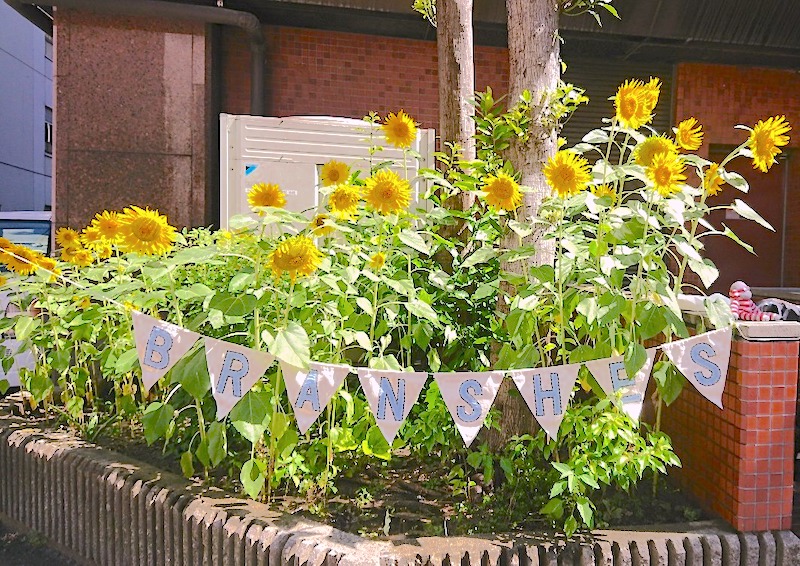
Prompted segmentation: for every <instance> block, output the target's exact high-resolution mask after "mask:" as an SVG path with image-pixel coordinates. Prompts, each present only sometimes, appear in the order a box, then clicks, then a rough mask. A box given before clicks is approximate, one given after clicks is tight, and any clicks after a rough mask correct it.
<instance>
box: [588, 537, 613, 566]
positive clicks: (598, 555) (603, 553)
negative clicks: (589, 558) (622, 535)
mask: <svg viewBox="0 0 800 566" xmlns="http://www.w3.org/2000/svg"><path fill="white" fill-rule="evenodd" d="M593 550H594V563H595V564H596V565H597V566H614V554H613V553H612V551H611V543H610V542H608V541H605V540H603V541H597V542H595V543H594V549H593Z"/></svg>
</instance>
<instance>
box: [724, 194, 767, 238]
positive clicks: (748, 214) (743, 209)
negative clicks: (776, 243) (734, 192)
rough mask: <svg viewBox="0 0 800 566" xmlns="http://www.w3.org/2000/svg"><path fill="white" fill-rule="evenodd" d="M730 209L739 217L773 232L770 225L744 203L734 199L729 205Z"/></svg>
mask: <svg viewBox="0 0 800 566" xmlns="http://www.w3.org/2000/svg"><path fill="white" fill-rule="evenodd" d="M731 209H733V210H734V211H735V212H736V213H737V214H738V215H739V216H741V217H743V218H747V219H748V220H752V221H754V222H757V223H758V224H760V225H761V226H763V227H764V228H766V229H767V230H772V231H773V232H774V231H775V228H773V227H772V224H770V223H769V222H767V221H766V220H764V219H763V218H762V217H761V215H760V214H759V213H758V212H756V211H755V210H753V209H752V208H750V207H749V206H748V205H747V203H745V202H744V201H741V200H739V199H738V198H737V199H734V201H733V204H731Z"/></svg>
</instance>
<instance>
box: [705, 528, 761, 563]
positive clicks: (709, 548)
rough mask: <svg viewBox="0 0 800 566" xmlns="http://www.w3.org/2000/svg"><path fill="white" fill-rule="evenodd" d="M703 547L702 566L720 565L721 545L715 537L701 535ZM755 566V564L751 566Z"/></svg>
mask: <svg viewBox="0 0 800 566" xmlns="http://www.w3.org/2000/svg"><path fill="white" fill-rule="evenodd" d="M700 544H702V545H703V564H704V566H717V565H718V564H719V565H721V564H722V543H721V542H720V540H719V537H718V536H716V535H703V536H701V537H700ZM753 566H755V564H753Z"/></svg>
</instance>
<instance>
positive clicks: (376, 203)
mask: <svg viewBox="0 0 800 566" xmlns="http://www.w3.org/2000/svg"><path fill="white" fill-rule="evenodd" d="M364 199H365V200H366V201H367V202H368V203H369V204H370V205H371V206H372V208H374V209H375V210H377V211H378V212H380V213H381V214H391V213H393V212H400V211H401V210H404V209H406V208H407V207H408V205H409V203H410V202H411V185H409V184H408V181H406V180H405V179H401V178H400V177H399V176H398V175H397V173H395V172H394V171H390V170H388V169H381V170H380V171H378V172H377V173H375V174H374V175H373V176H372V177H370V178H369V179H367V181H366V192H365V194H364Z"/></svg>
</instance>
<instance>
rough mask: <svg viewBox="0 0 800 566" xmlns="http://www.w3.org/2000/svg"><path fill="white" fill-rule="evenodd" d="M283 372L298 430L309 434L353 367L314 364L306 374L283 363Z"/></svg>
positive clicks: (305, 371) (304, 371) (302, 370)
mask: <svg viewBox="0 0 800 566" xmlns="http://www.w3.org/2000/svg"><path fill="white" fill-rule="evenodd" d="M281 372H282V373H283V382H284V383H285V384H286V392H287V393H288V394H289V402H290V403H291V404H292V408H293V409H294V416H295V418H296V419H297V428H299V429H300V433H301V434H305V432H306V431H307V430H308V429H309V427H310V426H311V425H312V424H314V421H316V420H317V417H319V415H320V413H322V411H323V410H324V409H325V407H326V406H327V405H328V402H329V401H330V400H331V397H333V394H334V393H336V390H337V389H339V386H340V385H341V384H342V381H344V378H345V377H346V376H347V374H348V373H350V366H344V365H337V364H317V363H311V364H309V367H308V369H307V370H304V369H300V368H298V367H294V366H293V365H290V364H287V363H286V362H281Z"/></svg>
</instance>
